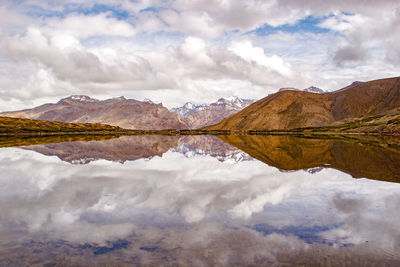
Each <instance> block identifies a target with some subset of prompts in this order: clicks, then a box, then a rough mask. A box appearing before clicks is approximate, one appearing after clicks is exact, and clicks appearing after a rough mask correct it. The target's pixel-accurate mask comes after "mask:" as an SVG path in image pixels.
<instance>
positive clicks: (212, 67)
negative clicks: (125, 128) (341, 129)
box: [0, 0, 400, 111]
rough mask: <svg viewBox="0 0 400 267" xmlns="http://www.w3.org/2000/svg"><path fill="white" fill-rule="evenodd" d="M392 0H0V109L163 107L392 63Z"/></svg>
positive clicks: (397, 49) (328, 85)
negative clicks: (76, 103) (84, 100)
mask: <svg viewBox="0 0 400 267" xmlns="http://www.w3.org/2000/svg"><path fill="white" fill-rule="evenodd" d="M399 42H400V2H399V1H398V0H381V1H376V0H357V1H356V0H265V1H261V0H243V1H242V0H215V1H211V0H208V1H206V0H176V1H170V0H143V1H140V0H138V1H134V0H120V1H114V0H59V1H50V0H1V1H0V110H1V111H7V110H17V109H22V108H30V107H34V106H37V105H40V104H43V103H47V102H56V101H58V100H59V99H60V98H63V97H67V96H69V95H76V94H79V95H88V96H91V97H94V98H98V99H107V98H111V97H118V96H125V97H127V98H134V99H138V100H143V99H145V98H149V99H151V100H153V101H154V102H156V103H159V102H162V103H163V105H164V106H166V107H168V108H171V107H177V106H180V105H183V104H184V103H185V102H188V101H190V102H193V103H196V104H200V103H210V102H214V101H215V100H217V99H218V98H220V97H230V96H238V97H242V98H252V99H260V98H263V97H265V96H267V95H268V94H271V93H274V92H276V91H277V90H279V88H282V87H294V88H300V89H302V88H306V87H309V86H311V85H313V86H317V87H319V88H322V89H324V90H328V91H333V90H337V89H340V88H342V87H344V86H347V85H348V84H350V83H351V82H353V81H356V80H358V81H368V80H374V79H380V78H387V77H393V76H399V75H400V69H399V67H400V46H398V43H399Z"/></svg>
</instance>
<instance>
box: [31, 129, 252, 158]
mask: <svg viewBox="0 0 400 267" xmlns="http://www.w3.org/2000/svg"><path fill="white" fill-rule="evenodd" d="M24 149H27V150H33V151H36V152H39V153H41V154H43V155H47V156H57V157H58V158H60V159H61V160H63V161H66V162H69V163H72V164H87V163H90V162H92V161H95V160H99V159H104V160H109V161H116V162H121V163H124V162H125V161H133V160H137V159H141V158H147V159H150V158H152V157H154V156H160V157H161V156H162V155H163V154H164V153H165V152H167V151H169V150H171V151H173V152H179V153H182V154H184V155H185V156H186V157H193V156H206V155H209V156H212V157H215V158H217V159H218V160H219V161H222V162H225V161H228V162H239V161H243V160H251V159H252V158H251V157H250V156H248V155H247V154H246V153H244V152H242V151H241V150H240V149H238V148H236V147H234V146H232V145H230V144H228V143H225V142H223V141H222V140H221V139H219V138H217V137H215V136H185V137H181V136H164V135H148V136H143V135H140V136H122V137H119V138H114V139H108V140H102V141H89V142H85V141H75V142H60V143H49V144H40V145H32V146H26V147H24Z"/></svg>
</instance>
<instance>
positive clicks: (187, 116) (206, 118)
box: [171, 97, 255, 129]
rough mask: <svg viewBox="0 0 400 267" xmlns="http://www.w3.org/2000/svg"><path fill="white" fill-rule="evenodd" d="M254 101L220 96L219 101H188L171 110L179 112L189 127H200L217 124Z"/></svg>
mask: <svg viewBox="0 0 400 267" xmlns="http://www.w3.org/2000/svg"><path fill="white" fill-rule="evenodd" d="M254 101H255V100H252V99H242V98H238V97H230V98H227V99H225V98H220V99H218V101H217V102H214V103H211V104H203V105H194V104H192V103H186V104H185V105H184V106H182V107H179V108H173V109H171V111H173V112H175V113H177V114H178V115H179V116H180V117H181V119H182V120H183V121H184V122H185V123H186V124H187V125H188V126H189V128H191V129H198V128H201V127H204V126H207V125H212V124H216V123H218V122H220V121H221V120H223V119H225V118H227V117H229V116H231V115H233V114H235V113H236V112H238V111H240V110H242V109H243V108H245V107H247V106H248V105H250V104H252V103H254Z"/></svg>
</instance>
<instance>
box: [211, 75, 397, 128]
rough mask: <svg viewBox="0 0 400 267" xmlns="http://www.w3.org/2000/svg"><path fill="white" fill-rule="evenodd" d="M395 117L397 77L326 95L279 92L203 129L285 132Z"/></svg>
mask: <svg viewBox="0 0 400 267" xmlns="http://www.w3.org/2000/svg"><path fill="white" fill-rule="evenodd" d="M396 113H400V77H396V78H389V79H382V80H375V81H370V82H366V83H361V84H358V85H356V86H354V87H348V88H345V89H342V90H338V91H335V92H332V93H326V94H314V93H309V92H304V91H294V90H293V91H292V90H287V91H281V92H278V93H275V94H273V95H270V96H267V97H265V98H263V99H261V100H259V101H257V102H255V103H254V104H252V105H250V106H248V107H247V108H245V109H243V110H242V111H240V112H238V113H236V114H235V115H233V116H231V117H229V118H226V119H224V120H223V121H221V122H220V123H218V124H216V125H213V126H209V127H206V128H205V129H209V130H279V129H283V130H288V129H294V128H304V127H320V126H327V125H334V124H340V123H344V122H348V121H352V120H355V119H360V118H363V117H367V116H373V115H388V114H396Z"/></svg>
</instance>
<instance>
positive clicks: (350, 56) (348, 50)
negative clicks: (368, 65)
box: [333, 45, 367, 66]
mask: <svg viewBox="0 0 400 267" xmlns="http://www.w3.org/2000/svg"><path fill="white" fill-rule="evenodd" d="M366 56H367V53H366V52H365V51H364V50H363V48H362V47H360V46H357V45H348V46H345V47H341V48H339V50H338V51H336V53H335V56H334V57H333V61H334V62H335V64H336V65H337V66H343V64H344V63H346V62H353V63H356V62H359V61H362V60H364V59H365V58H366Z"/></svg>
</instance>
